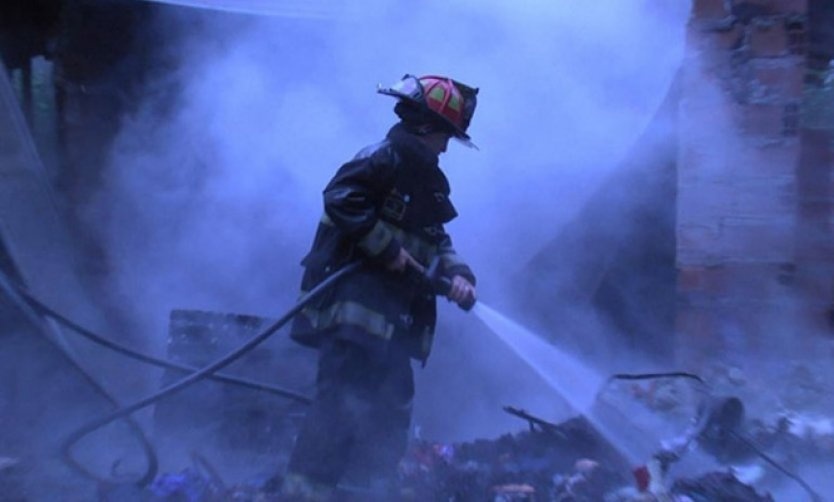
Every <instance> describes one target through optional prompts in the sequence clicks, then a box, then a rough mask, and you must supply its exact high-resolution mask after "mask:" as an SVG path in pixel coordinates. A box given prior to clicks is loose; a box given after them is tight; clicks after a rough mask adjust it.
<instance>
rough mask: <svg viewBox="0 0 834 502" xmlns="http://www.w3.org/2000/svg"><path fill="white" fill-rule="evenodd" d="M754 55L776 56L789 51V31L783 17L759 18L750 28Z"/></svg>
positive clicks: (751, 50)
mask: <svg viewBox="0 0 834 502" xmlns="http://www.w3.org/2000/svg"><path fill="white" fill-rule="evenodd" d="M750 53H751V55H752V56H753V57H776V56H784V55H786V54H787V53H788V33H787V30H786V29H785V23H784V21H783V20H782V19H781V18H768V19H759V20H756V22H754V23H753V26H752V29H751V30H750Z"/></svg>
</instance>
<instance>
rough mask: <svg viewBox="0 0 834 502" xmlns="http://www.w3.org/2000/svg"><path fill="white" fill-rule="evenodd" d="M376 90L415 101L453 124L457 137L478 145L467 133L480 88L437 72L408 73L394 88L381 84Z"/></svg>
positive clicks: (435, 115)
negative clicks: (428, 73)
mask: <svg viewBox="0 0 834 502" xmlns="http://www.w3.org/2000/svg"><path fill="white" fill-rule="evenodd" d="M377 92H379V93H380V94H387V95H389V96H394V97H396V98H400V99H402V100H406V101H409V102H411V103H413V104H416V105H417V106H418V107H420V108H422V109H423V110H428V111H429V112H430V114H431V115H432V116H434V117H436V118H439V119H440V120H441V121H442V122H443V123H445V124H448V125H450V126H451V128H452V130H453V131H454V135H455V137H456V138H458V139H460V140H461V141H462V142H463V143H464V144H466V145H468V146H475V145H474V144H472V142H471V141H470V137H469V135H468V134H466V129H467V128H468V127H469V123H470V122H471V121H472V115H474V114H475V106H476V105H477V99H476V96H477V94H478V89H477V88H474V87H469V86H467V85H464V84H461V83H460V82H457V81H455V80H452V79H450V78H446V77H438V76H435V75H426V76H424V77H419V78H418V77H415V76H414V75H405V76H404V77H403V78H402V79H401V80H400V81H398V82H397V83H395V84H394V85H392V86H391V87H379V88H378V89H377Z"/></svg>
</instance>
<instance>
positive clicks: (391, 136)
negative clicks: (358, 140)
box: [386, 122, 438, 167]
mask: <svg viewBox="0 0 834 502" xmlns="http://www.w3.org/2000/svg"><path fill="white" fill-rule="evenodd" d="M386 138H387V139H388V141H390V142H391V143H392V144H394V145H395V146H396V147H398V148H399V149H401V150H402V151H403V153H405V154H406V155H408V156H409V157H412V158H414V160H416V161H418V162H419V163H421V164H425V165H428V166H432V167H437V165H438V156H437V154H436V153H434V152H433V151H431V149H430V148H429V147H427V146H426V145H425V144H424V143H423V142H422V141H420V138H418V137H417V136H416V135H415V134H413V133H411V132H409V131H408V129H407V128H406V127H405V126H404V125H403V124H402V122H400V123H398V124H395V125H394V127H392V128H391V129H390V130H389V131H388V134H387V135H386Z"/></svg>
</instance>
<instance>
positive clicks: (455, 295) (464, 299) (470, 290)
mask: <svg viewBox="0 0 834 502" xmlns="http://www.w3.org/2000/svg"><path fill="white" fill-rule="evenodd" d="M448 298H449V300H451V301H453V302H455V303H457V304H458V305H463V304H466V303H471V302H473V301H474V300H475V299H476V298H477V297H476V296H475V286H473V285H472V283H471V282H469V281H468V280H466V278H465V277H463V276H461V275H456V276H454V277H452V287H451V288H450V289H449V295H448Z"/></svg>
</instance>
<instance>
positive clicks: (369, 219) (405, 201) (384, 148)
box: [291, 124, 475, 361]
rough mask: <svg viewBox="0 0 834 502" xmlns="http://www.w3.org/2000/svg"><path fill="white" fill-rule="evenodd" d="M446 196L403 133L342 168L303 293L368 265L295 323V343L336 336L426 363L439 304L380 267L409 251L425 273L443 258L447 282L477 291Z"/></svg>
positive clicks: (418, 146)
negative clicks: (451, 225)
mask: <svg viewBox="0 0 834 502" xmlns="http://www.w3.org/2000/svg"><path fill="white" fill-rule="evenodd" d="M449 192H450V189H449V182H448V180H447V179H446V176H445V175H444V174H443V172H442V171H441V170H440V168H439V166H438V156H437V155H436V154H435V153H434V152H432V151H431V150H430V149H428V148H427V147H426V146H425V145H424V144H423V143H422V142H421V141H420V140H419V139H418V138H417V137H415V136H414V135H412V134H411V133H409V132H408V131H407V130H406V129H405V127H404V126H403V125H402V124H397V125H395V126H394V127H393V128H392V129H391V130H390V131H389V132H388V134H387V136H386V138H385V140H383V141H382V142H380V143H378V144H376V145H372V146H369V147H367V148H365V149H363V150H362V151H360V152H359V154H357V156H356V157H355V158H354V159H353V160H351V161H350V162H347V163H346V164H344V165H342V166H341V168H340V169H339V170H338V172H337V173H336V175H335V176H334V177H333V179H332V180H331V181H330V183H329V184H328V185H327V187H326V188H325V190H324V215H323V216H322V219H321V222H320V223H319V226H318V229H317V231H316V236H315V239H314V242H313V246H312V249H311V251H310V253H309V254H308V255H307V256H306V257H305V258H304V260H303V261H302V265H303V266H304V267H305V272H304V276H303V279H302V291H309V290H310V289H311V288H313V287H314V286H315V285H316V284H318V283H319V282H320V281H322V280H323V279H324V278H326V277H327V276H328V275H330V274H331V273H333V272H334V271H336V270H338V269H339V267H341V266H343V265H345V264H346V263H349V262H351V261H354V260H357V259H359V260H364V262H365V265H364V266H363V267H361V268H360V269H359V270H358V271H356V272H355V273H353V274H351V275H348V276H346V277H344V278H342V279H341V280H340V281H339V282H337V283H336V284H335V285H334V286H333V287H332V288H331V289H330V290H328V291H326V292H324V293H323V294H322V295H321V296H320V297H319V298H318V299H317V300H314V301H313V302H312V303H311V304H309V305H308V306H307V307H306V308H305V309H304V310H303V311H302V312H301V313H300V314H299V315H298V316H296V318H295V319H294V322H293V327H292V330H291V337H292V338H293V339H294V340H296V341H298V342H299V343H302V344H304V345H308V346H313V347H317V346H319V344H320V343H321V342H322V340H324V339H325V338H326V337H336V338H341V339H346V340H351V341H353V342H355V343H357V344H360V345H362V346H364V347H366V348H367V349H368V350H369V351H380V352H381V353H384V351H385V350H386V349H387V347H388V345H389V344H390V343H392V342H396V343H401V344H403V345H404V346H405V347H406V349H407V351H408V353H409V355H411V357H413V358H415V359H419V360H423V361H425V359H426V358H427V357H428V355H429V352H430V350H431V345H432V341H433V338H434V329H435V321H436V307H435V295H434V293H433V291H432V290H431V289H430V288H429V287H427V285H426V284H425V283H424V282H421V281H418V280H415V278H414V277H413V274H404V273H400V272H393V271H389V270H387V269H386V268H385V266H384V264H385V263H388V262H389V261H391V260H392V259H393V258H395V257H396V256H397V255H398V254H399V251H400V248H401V247H404V248H405V249H406V250H407V251H408V252H409V253H410V254H411V255H412V256H413V257H414V258H415V259H416V260H417V261H419V262H421V263H422V264H423V265H425V266H427V265H428V264H429V263H430V262H431V261H432V260H433V259H434V258H435V257H436V256H437V257H439V258H440V263H441V265H442V270H443V272H444V273H445V274H446V275H447V276H449V277H452V276H454V275H461V276H463V277H465V278H467V279H468V280H469V281H470V282H472V283H473V284H474V283H475V276H474V275H473V274H472V271H471V270H470V268H469V267H468V266H467V265H466V264H465V263H464V262H463V261H461V259H460V258H459V257H458V256H457V253H456V252H455V250H454V248H453V247H452V240H451V238H450V237H449V235H448V234H447V233H446V231H445V229H444V224H446V223H448V222H449V221H451V220H452V219H453V218H455V217H456V216H457V212H456V211H455V208H454V206H453V205H452V203H451V201H450V200H449Z"/></svg>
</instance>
